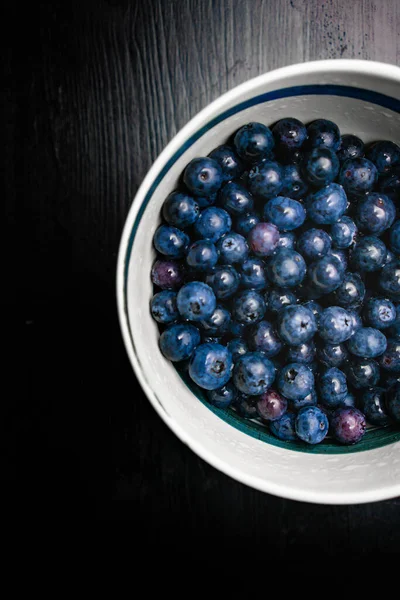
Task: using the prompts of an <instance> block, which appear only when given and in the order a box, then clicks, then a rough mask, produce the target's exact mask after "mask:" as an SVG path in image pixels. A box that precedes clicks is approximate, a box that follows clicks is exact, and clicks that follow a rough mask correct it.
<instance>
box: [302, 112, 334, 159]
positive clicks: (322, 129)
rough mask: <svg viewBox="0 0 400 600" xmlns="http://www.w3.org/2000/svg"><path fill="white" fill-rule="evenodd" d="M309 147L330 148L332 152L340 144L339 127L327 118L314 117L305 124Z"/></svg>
mask: <svg viewBox="0 0 400 600" xmlns="http://www.w3.org/2000/svg"><path fill="white" fill-rule="evenodd" d="M307 134H308V145H309V147H310V148H330V149H331V150H333V151H334V152H335V151H336V150H338V148H339V146H340V131H339V127H338V126H337V125H336V124H335V123H333V122H332V121H328V119H316V120H315V121H312V123H310V124H309V125H308V126H307Z"/></svg>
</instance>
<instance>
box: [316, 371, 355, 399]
mask: <svg viewBox="0 0 400 600" xmlns="http://www.w3.org/2000/svg"><path fill="white" fill-rule="evenodd" d="M319 391H320V395H321V400H322V402H323V403H324V404H325V406H327V407H328V408H337V407H338V406H339V405H340V402H341V401H342V400H343V399H344V398H345V396H346V395H347V392H348V390H347V379H346V375H345V374H344V373H343V371H341V370H340V369H338V368H337V367H330V368H329V369H327V370H326V371H325V373H323V374H322V375H321V377H320V379H319Z"/></svg>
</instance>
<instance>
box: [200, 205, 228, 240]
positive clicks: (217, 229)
mask: <svg viewBox="0 0 400 600" xmlns="http://www.w3.org/2000/svg"><path fill="white" fill-rule="evenodd" d="M231 226H232V219H231V217H230V215H229V213H227V212H226V210H224V209H223V208H218V207H216V206H210V207H209V208H205V209H204V210H202V211H201V213H200V216H199V218H198V219H197V221H196V223H195V225H194V232H195V234H196V237H197V238H200V239H206V240H210V241H211V242H214V243H216V242H217V241H218V240H219V239H220V238H221V237H222V236H223V235H224V234H225V233H228V231H230V229H231Z"/></svg>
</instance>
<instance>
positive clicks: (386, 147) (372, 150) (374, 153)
mask: <svg viewBox="0 0 400 600" xmlns="http://www.w3.org/2000/svg"><path fill="white" fill-rule="evenodd" d="M367 158H368V159H369V160H370V161H371V162H373V163H374V165H375V166H376V168H377V170H378V173H379V175H383V174H385V173H388V172H389V171H390V169H391V168H392V167H395V166H396V165H399V164H400V148H399V146H398V145H397V144H395V143H394V142H390V141H386V140H385V141H382V142H375V143H374V144H371V146H370V147H369V148H368V150H367Z"/></svg>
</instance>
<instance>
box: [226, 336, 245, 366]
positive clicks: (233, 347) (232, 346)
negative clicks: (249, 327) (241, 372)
mask: <svg viewBox="0 0 400 600" xmlns="http://www.w3.org/2000/svg"><path fill="white" fill-rule="evenodd" d="M227 347H228V349H229V350H230V352H231V353H232V359H233V362H234V363H236V361H237V360H238V359H239V358H240V357H241V356H243V354H246V353H247V352H248V351H249V347H248V345H247V343H246V342H245V340H244V339H243V338H233V340H230V342H228V344H227Z"/></svg>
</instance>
